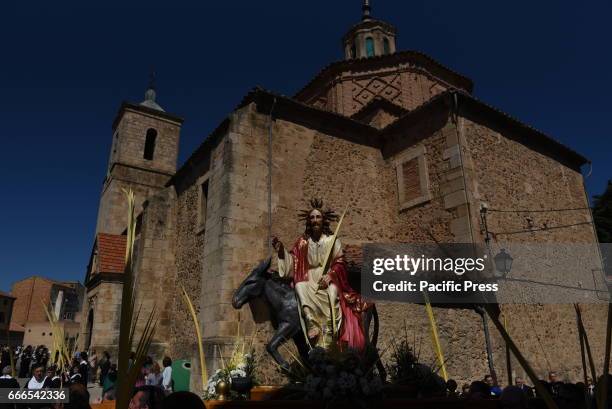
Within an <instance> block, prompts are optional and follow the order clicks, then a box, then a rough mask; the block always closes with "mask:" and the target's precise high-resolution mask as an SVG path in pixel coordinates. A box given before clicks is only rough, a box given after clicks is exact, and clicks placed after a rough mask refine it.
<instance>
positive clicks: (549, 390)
mask: <svg viewBox="0 0 612 409" xmlns="http://www.w3.org/2000/svg"><path fill="white" fill-rule="evenodd" d="M538 383H539V384H540V386H541V387H542V388H544V389H546V390H547V391H548V393H549V394H551V395H552V388H551V387H550V383H548V382H546V381H545V380H543V379H538ZM534 390H535V395H536V398H541V397H542V396H540V394H539V393H538V390H537V389H535V387H534Z"/></svg>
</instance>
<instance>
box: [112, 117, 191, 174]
mask: <svg viewBox="0 0 612 409" xmlns="http://www.w3.org/2000/svg"><path fill="white" fill-rule="evenodd" d="M149 129H155V130H156V131H157V137H156V140H155V151H154V155H153V159H152V160H147V159H145V158H144V157H143V155H144V150H145V139H146V134H147V130H149ZM180 129H181V128H180V124H179V123H178V122H174V121H171V120H167V119H164V118H161V117H159V116H156V115H151V114H148V113H145V112H141V111H134V110H132V109H125V111H124V112H123V115H122V117H121V120H120V121H119V123H118V124H117V128H116V129H115V134H114V136H113V148H112V151H111V157H110V161H109V162H110V163H111V164H113V163H115V162H118V163H123V164H125V165H128V166H133V167H136V168H141V169H151V170H155V171H157V172H160V173H166V174H173V173H174V172H175V171H176V161H177V158H178V143H179V133H180Z"/></svg>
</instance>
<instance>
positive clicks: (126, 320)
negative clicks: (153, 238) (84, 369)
mask: <svg viewBox="0 0 612 409" xmlns="http://www.w3.org/2000/svg"><path fill="white" fill-rule="evenodd" d="M123 192H124V193H125V195H126V198H127V203H128V220H127V243H126V249H125V268H124V274H123V289H122V294H121V319H120V324H119V358H118V371H117V404H116V408H117V409H128V406H129V403H130V399H131V395H132V389H133V387H134V385H135V383H136V378H137V377H138V373H139V372H140V370H141V368H142V365H143V363H144V360H145V358H146V354H147V352H148V351H149V348H150V347H151V343H152V341H153V335H154V334H155V329H156V327H157V318H156V316H157V308H156V305H155V304H154V305H153V308H152V310H151V312H150V313H149V316H148V318H147V321H146V323H145V326H144V329H143V331H142V333H141V334H140V337H139V338H138V343H137V344H136V356H135V359H134V361H133V362H132V365H131V366H128V365H129V357H130V352H131V351H132V348H133V345H134V340H135V337H136V328H137V323H138V321H139V318H140V314H141V306H139V308H138V311H137V312H136V314H134V307H135V297H134V292H135V291H134V270H133V262H134V260H133V257H134V241H135V238H136V219H135V217H134V209H135V198H134V192H133V191H132V190H131V189H130V190H125V189H123Z"/></svg>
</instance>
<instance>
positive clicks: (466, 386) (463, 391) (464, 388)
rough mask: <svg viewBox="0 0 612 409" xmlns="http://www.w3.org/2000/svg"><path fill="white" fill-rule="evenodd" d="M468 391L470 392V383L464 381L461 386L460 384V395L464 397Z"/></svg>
mask: <svg viewBox="0 0 612 409" xmlns="http://www.w3.org/2000/svg"><path fill="white" fill-rule="evenodd" d="M469 393H470V384H469V383H464V384H463V386H461V397H462V398H465V397H467V396H468V394H469Z"/></svg>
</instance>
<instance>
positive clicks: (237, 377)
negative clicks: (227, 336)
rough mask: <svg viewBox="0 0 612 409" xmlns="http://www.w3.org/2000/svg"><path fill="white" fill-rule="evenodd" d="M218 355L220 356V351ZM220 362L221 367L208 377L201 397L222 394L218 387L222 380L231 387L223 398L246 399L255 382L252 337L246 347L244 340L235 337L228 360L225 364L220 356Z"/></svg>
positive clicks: (254, 357) (208, 398)
mask: <svg viewBox="0 0 612 409" xmlns="http://www.w3.org/2000/svg"><path fill="white" fill-rule="evenodd" d="M245 351H248V352H245ZM219 356H221V354H220V353H219ZM221 363H222V368H220V369H217V370H216V371H215V373H214V374H213V375H212V376H211V377H210V378H209V379H208V382H207V383H206V389H205V390H204V394H203V396H202V399H204V400H216V399H219V398H220V397H221V394H223V391H222V390H220V388H219V385H220V384H221V383H222V382H224V383H225V384H226V385H229V386H230V387H231V390H230V392H229V396H224V398H225V399H247V398H248V392H249V390H250V389H251V387H252V386H253V385H255V384H256V383H257V382H256V379H255V368H256V355H255V348H254V347H253V339H251V342H250V345H249V346H248V347H247V345H246V341H245V340H244V339H242V338H240V337H237V338H236V342H235V343H234V348H233V351H232V355H231V357H230V359H229V361H228V362H227V364H226V363H225V361H223V358H222V357H221Z"/></svg>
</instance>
